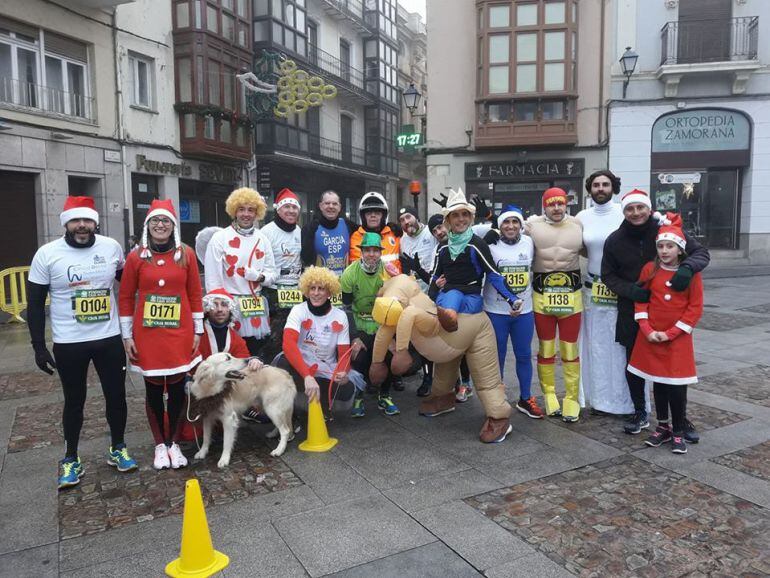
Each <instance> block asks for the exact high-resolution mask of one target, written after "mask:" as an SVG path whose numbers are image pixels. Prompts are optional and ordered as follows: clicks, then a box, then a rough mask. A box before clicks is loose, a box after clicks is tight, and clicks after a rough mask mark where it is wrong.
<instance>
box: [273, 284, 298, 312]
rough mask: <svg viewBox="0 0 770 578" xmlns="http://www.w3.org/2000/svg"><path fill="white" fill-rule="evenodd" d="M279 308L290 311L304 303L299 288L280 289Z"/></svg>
mask: <svg viewBox="0 0 770 578" xmlns="http://www.w3.org/2000/svg"><path fill="white" fill-rule="evenodd" d="M277 293H278V307H280V308H281V309H289V308H291V307H294V306H295V305H299V304H300V303H302V293H301V292H300V290H299V289H298V288H297V287H279V288H278V291H277Z"/></svg>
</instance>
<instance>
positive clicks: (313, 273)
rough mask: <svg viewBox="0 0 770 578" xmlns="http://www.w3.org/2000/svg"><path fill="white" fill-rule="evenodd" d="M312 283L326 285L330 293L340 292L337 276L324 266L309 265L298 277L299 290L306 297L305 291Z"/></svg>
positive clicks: (308, 289)
mask: <svg viewBox="0 0 770 578" xmlns="http://www.w3.org/2000/svg"><path fill="white" fill-rule="evenodd" d="M313 285H321V286H323V287H326V288H327V289H328V290H329V293H331V294H332V295H336V294H337V293H339V292H340V282H339V280H338V279H337V276H336V275H335V274H334V273H333V272H332V271H330V270H329V269H327V268H326V267H315V266H311V267H308V268H307V269H305V272H304V273H303V274H302V276H301V277H300V278H299V290H300V291H301V292H302V294H303V295H304V296H305V297H307V293H308V291H310V287H311V286H313Z"/></svg>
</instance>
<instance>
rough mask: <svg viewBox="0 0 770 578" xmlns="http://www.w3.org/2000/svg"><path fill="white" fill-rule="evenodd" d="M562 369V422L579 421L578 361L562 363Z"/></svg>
mask: <svg viewBox="0 0 770 578" xmlns="http://www.w3.org/2000/svg"><path fill="white" fill-rule="evenodd" d="M561 364H562V367H563V368H564V389H565V391H566V393H565V395H564V414H563V415H564V421H566V422H575V421H577V420H578V419H580V402H578V395H579V393H580V361H562V362H561Z"/></svg>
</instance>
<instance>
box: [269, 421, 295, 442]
mask: <svg viewBox="0 0 770 578" xmlns="http://www.w3.org/2000/svg"><path fill="white" fill-rule="evenodd" d="M299 430H300V426H298V425H295V426H294V431H293V432H289V439H288V440H287V441H292V440H293V439H294V433H295V432H296V433H299ZM265 437H266V438H267V439H269V440H274V439H277V438H279V437H281V432H279V431H278V428H277V427H274V428H273V429H271V430H270V431H269V432H267V433H266V434H265Z"/></svg>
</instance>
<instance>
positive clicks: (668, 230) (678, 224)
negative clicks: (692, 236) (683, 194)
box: [655, 213, 687, 251]
mask: <svg viewBox="0 0 770 578" xmlns="http://www.w3.org/2000/svg"><path fill="white" fill-rule="evenodd" d="M659 221H660V223H661V225H660V228H659V229H658V236H657V237H655V243H658V242H659V241H672V242H673V243H676V245H677V246H678V247H679V248H680V249H681V250H682V251H684V248H685V246H686V245H687V240H686V239H685V238H684V233H683V232H682V217H681V216H680V215H679V214H677V213H666V217H665V218H664V219H659Z"/></svg>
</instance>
